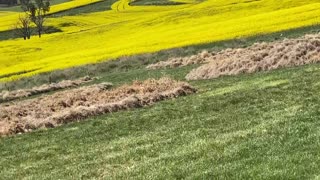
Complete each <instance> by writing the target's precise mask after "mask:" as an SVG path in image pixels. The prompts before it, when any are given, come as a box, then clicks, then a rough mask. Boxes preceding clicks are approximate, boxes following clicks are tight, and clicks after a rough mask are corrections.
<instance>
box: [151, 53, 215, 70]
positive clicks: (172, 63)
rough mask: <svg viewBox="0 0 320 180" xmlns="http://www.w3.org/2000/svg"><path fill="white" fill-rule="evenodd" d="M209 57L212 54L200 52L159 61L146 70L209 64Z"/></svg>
mask: <svg viewBox="0 0 320 180" xmlns="http://www.w3.org/2000/svg"><path fill="white" fill-rule="evenodd" d="M211 57H212V54H210V53H209V52H208V51H202V52H201V53H199V54H197V55H193V56H190V57H175V58H170V59H169V60H167V61H160V62H158V63H155V64H150V65H148V66H147V69H160V68H175V67H182V66H187V65H191V64H202V63H205V62H209V61H210V60H211V59H210V58H211Z"/></svg>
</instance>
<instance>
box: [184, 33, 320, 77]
mask: <svg viewBox="0 0 320 180" xmlns="http://www.w3.org/2000/svg"><path fill="white" fill-rule="evenodd" d="M210 59H211V60H210V61H209V63H208V64H205V65H202V66H200V67H199V68H196V69H193V70H192V71H191V72H190V73H189V74H187V76H186V79H187V80H198V79H211V78H217V77H219V76H223V75H237V74H241V73H253V72H258V71H269V70H273V69H278V68H283V67H293V66H300V65H305V64H311V63H317V62H319V61H320V35H319V34H316V35H306V36H304V37H303V38H299V39H285V40H283V41H278V42H273V43H257V44H254V45H252V46H250V47H248V48H240V49H226V50H224V51H221V52H219V53H216V54H213V55H212V57H211V58H210Z"/></svg>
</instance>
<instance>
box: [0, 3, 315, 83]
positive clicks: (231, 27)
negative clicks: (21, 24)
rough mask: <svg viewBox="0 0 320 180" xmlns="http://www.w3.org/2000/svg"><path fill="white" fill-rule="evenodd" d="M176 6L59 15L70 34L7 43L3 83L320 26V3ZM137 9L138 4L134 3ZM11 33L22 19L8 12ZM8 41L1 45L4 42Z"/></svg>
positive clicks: (123, 6) (2, 49)
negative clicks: (70, 68)
mask: <svg viewBox="0 0 320 180" xmlns="http://www.w3.org/2000/svg"><path fill="white" fill-rule="evenodd" d="M94 2H96V1H95V0H93V1H92V0H90V1H88V0H77V1H69V2H66V3H62V4H57V5H54V6H52V8H51V13H55V12H60V11H67V10H68V9H72V8H74V7H77V6H83V5H85V4H89V3H94ZM177 2H180V3H176V4H175V5H166V6H161V5H158V6H157V5H147V6H143V5H137V6H134V5H129V4H131V3H130V2H129V1H128V0H120V1H117V2H115V3H114V4H112V6H111V9H109V8H106V11H103V10H101V11H100V12H94V13H80V14H77V15H73V16H64V15H61V16H54V15H53V16H52V18H50V19H48V20H47V25H50V26H53V27H55V28H57V29H60V30H61V31H62V32H57V33H52V34H48V35H45V36H43V38H40V39H39V38H37V37H33V38H32V39H31V40H28V41H24V40H22V39H9V40H3V41H1V44H0V54H1V58H0V81H2V82H3V81H11V80H14V79H18V78H21V77H26V76H31V75H35V74H38V73H41V72H48V71H52V70H56V69H63V68H68V67H73V66H78V65H83V64H88V63H96V62H100V61H106V60H110V59H114V58H117V57H122V56H129V55H135V54H141V53H149V52H156V51H159V50H164V49H171V48H177V47H183V46H189V45H195V44H202V43H209V42H215V41H223V40H228V39H234V38H239V37H248V36H253V35H257V34H266V33H271V32H277V31H282V30H287V29H293V28H298V27H304V26H309V25H315V24H318V23H319V22H320V3H319V2H318V1H317V0H307V1H301V0H296V1H292V0H284V1H281V2H278V1H274V0H261V1H246V0H240V1H239V0H232V1H223V0H207V1H192V0H181V1H177ZM133 4H134V3H133ZM0 16H1V19H0V30H1V31H6V30H8V28H9V27H10V25H11V24H12V23H14V20H15V18H16V17H17V16H18V12H8V11H5V12H1V13H0ZM0 39H1V38H0Z"/></svg>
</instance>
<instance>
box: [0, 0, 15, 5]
mask: <svg viewBox="0 0 320 180" xmlns="http://www.w3.org/2000/svg"><path fill="white" fill-rule="evenodd" d="M0 4H6V5H8V6H14V5H18V4H20V2H19V0H0Z"/></svg>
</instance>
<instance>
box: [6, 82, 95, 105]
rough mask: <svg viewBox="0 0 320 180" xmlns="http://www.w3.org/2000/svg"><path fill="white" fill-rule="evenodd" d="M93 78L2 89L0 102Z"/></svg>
mask: <svg viewBox="0 0 320 180" xmlns="http://www.w3.org/2000/svg"><path fill="white" fill-rule="evenodd" d="M93 79H94V78H91V77H89V76H86V77H83V78H80V79H76V80H64V81H61V82H58V83H51V84H43V85H41V86H39V87H34V88H32V89H20V90H16V91H3V92H1V93H0V103H1V102H8V101H12V100H15V99H20V98H23V97H29V96H33V95H37V94H41V93H47V92H50V91H56V90H61V89H66V88H72V87H77V86H80V85H82V84H85V83H88V82H90V81H92V80H93Z"/></svg>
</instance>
